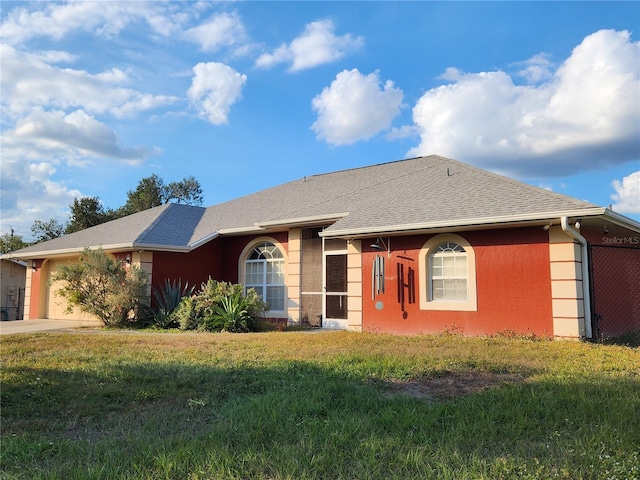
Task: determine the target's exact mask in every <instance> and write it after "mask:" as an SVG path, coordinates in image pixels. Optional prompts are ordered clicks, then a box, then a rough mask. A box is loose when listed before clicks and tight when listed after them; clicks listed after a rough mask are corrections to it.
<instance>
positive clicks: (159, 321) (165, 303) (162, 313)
mask: <svg viewBox="0 0 640 480" xmlns="http://www.w3.org/2000/svg"><path fill="white" fill-rule="evenodd" d="M193 290H194V287H191V288H189V284H188V283H187V284H186V285H185V286H184V287H182V280H180V279H178V280H174V281H173V282H172V281H170V280H169V279H168V278H167V279H166V280H165V281H164V287H163V288H162V289H157V288H154V289H153V296H154V298H155V299H156V308H155V309H154V311H153V323H154V325H155V326H156V327H158V328H168V327H170V326H172V325H173V324H174V323H175V315H174V313H175V310H176V308H177V307H178V305H179V304H180V300H181V299H182V297H187V296H191V295H192V294H193Z"/></svg>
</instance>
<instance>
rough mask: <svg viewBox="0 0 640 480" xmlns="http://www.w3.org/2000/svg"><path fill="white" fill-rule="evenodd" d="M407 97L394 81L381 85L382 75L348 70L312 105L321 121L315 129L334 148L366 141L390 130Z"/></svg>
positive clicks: (316, 123)
mask: <svg viewBox="0 0 640 480" xmlns="http://www.w3.org/2000/svg"><path fill="white" fill-rule="evenodd" d="M402 98H403V93H402V90H400V89H398V88H395V87H394V85H393V82H392V81H391V80H387V81H386V82H385V84H384V86H382V85H381V81H380V78H379V76H378V73H377V72H375V73H370V74H369V75H363V74H361V73H360V72H359V71H358V70H357V69H353V70H344V71H342V72H340V73H339V74H338V75H337V76H336V79H335V80H334V81H333V82H331V86H329V87H325V88H324V89H323V90H322V93H320V94H319V95H318V96H316V97H315V98H314V99H313V101H312V106H313V109H314V110H315V111H316V112H317V113H318V119H317V120H316V121H315V122H314V124H313V126H312V127H311V128H312V129H313V130H314V131H315V132H316V134H317V137H318V138H321V139H324V140H326V141H327V142H328V143H331V144H334V145H346V144H351V143H354V142H357V141H358V140H365V139H367V138H370V137H372V136H373V135H375V134H376V133H378V132H380V131H382V130H385V129H387V128H389V127H390V125H391V121H392V120H393V119H394V118H395V117H396V116H397V115H398V114H399V113H400V108H401V104H402Z"/></svg>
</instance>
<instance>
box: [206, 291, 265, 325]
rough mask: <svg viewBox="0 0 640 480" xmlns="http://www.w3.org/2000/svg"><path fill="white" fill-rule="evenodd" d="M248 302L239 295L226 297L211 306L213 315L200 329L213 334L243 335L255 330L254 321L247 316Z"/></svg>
mask: <svg viewBox="0 0 640 480" xmlns="http://www.w3.org/2000/svg"><path fill="white" fill-rule="evenodd" d="M248 308H249V302H248V301H247V299H246V298H244V297H242V296H241V295H240V294H239V293H236V294H234V295H233V296H226V297H223V298H222V299H221V300H220V303H219V304H217V305H214V306H213V315H211V316H210V317H207V318H206V319H205V321H204V322H203V323H201V327H203V328H204V329H205V330H210V331H214V332H232V333H243V332H249V331H251V330H255V320H256V319H254V318H252V317H251V315H249V312H248V310H247V309H248Z"/></svg>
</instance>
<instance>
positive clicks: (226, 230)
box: [218, 226, 264, 235]
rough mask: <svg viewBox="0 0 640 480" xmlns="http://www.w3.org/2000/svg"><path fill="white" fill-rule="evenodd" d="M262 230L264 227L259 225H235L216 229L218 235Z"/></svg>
mask: <svg viewBox="0 0 640 480" xmlns="http://www.w3.org/2000/svg"><path fill="white" fill-rule="evenodd" d="M260 232H264V228H259V227H255V226H252V227H235V228H221V229H220V230H218V234H219V235H243V234H247V235H248V234H250V233H260Z"/></svg>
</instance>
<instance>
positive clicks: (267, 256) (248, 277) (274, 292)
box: [244, 242, 285, 312]
mask: <svg viewBox="0 0 640 480" xmlns="http://www.w3.org/2000/svg"><path fill="white" fill-rule="evenodd" d="M284 282H285V278H284V256H283V255H282V252H281V251H280V249H279V248H278V247H277V246H276V245H275V244H273V243H271V242H260V243H258V244H256V245H255V246H254V247H253V248H252V249H251V250H250V251H249V254H248V255H247V257H246V260H245V262H244V288H245V291H246V290H248V289H250V288H254V289H255V290H256V292H257V293H258V295H260V296H262V299H263V300H264V301H265V302H267V304H268V305H269V310H270V311H275V312H282V311H284V305H285V288H284V285H285V283H284Z"/></svg>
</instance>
